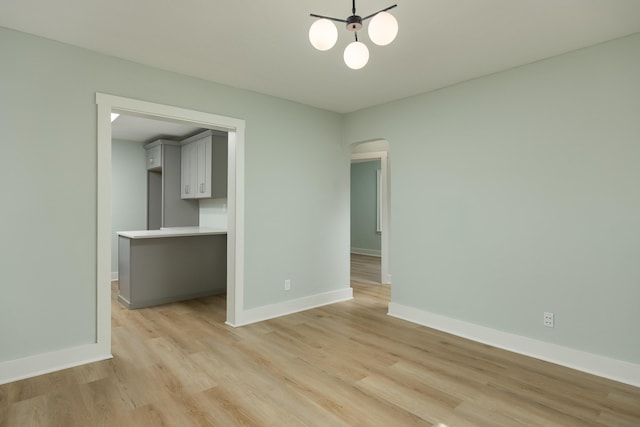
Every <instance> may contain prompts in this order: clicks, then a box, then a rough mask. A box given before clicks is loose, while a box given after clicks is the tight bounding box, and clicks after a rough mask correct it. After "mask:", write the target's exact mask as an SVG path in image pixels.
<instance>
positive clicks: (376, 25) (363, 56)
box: [309, 0, 398, 70]
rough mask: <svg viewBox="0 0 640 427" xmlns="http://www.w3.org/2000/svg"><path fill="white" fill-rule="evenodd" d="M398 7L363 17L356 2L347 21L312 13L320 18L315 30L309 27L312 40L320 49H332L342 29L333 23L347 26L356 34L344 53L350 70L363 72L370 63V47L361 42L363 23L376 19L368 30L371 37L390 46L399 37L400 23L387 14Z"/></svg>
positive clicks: (314, 25)
mask: <svg viewBox="0 0 640 427" xmlns="http://www.w3.org/2000/svg"><path fill="white" fill-rule="evenodd" d="M396 6H398V5H397V4H394V5H393V6H389V7H387V8H384V9H382V10H379V11H378V12H376V13H372V14H371V15H368V16H365V17H364V18H362V17H360V16H358V15H356V0H353V2H352V8H351V13H352V15H351V16H349V17H347V19H339V18H331V17H329V16H322V15H316V14H314V13H312V14H311V16H313V17H314V18H319V19H318V20H317V21H315V22H314V23H313V24H311V28H309V41H310V42H311V44H312V45H313V47H315V48H316V49H318V50H329V49H331V48H332V47H333V46H334V45H335V44H336V41H337V40H338V29H337V28H336V25H335V24H334V23H333V22H331V21H336V22H342V23H345V24H346V27H347V30H349V31H351V32H352V33H354V35H355V41H353V42H351V43H349V45H347V47H346V49H345V50H344V62H345V64H347V66H348V67H349V68H352V69H354V70H359V69H360V68H362V67H364V66H365V65H367V62H369V49H368V48H367V45H365V44H364V43H362V42H361V41H358V31H360V30H361V29H362V23H363V22H364V21H366V20H367V19H369V18H373V19H371V23H370V24H369V28H368V32H369V38H370V39H371V41H372V42H374V43H375V44H377V45H378V46H386V45H388V44H389V43H391V42H392V41H393V40H394V39H395V38H396V35H398V21H396V18H394V16H393V15H391V14H390V13H389V12H387V11H388V10H390V9H393V8H394V7H396Z"/></svg>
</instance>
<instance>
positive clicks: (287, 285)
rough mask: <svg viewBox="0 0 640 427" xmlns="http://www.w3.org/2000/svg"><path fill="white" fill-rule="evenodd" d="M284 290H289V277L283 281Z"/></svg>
mask: <svg viewBox="0 0 640 427" xmlns="http://www.w3.org/2000/svg"><path fill="white" fill-rule="evenodd" d="M284 290H285V291H289V290H291V279H287V280H285V281H284Z"/></svg>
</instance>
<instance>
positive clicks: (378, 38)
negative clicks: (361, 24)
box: [368, 12, 398, 46]
mask: <svg viewBox="0 0 640 427" xmlns="http://www.w3.org/2000/svg"><path fill="white" fill-rule="evenodd" d="M368 31H369V38H370V39H371V41H372V42H374V43H375V44H377V45H378V46H386V45H388V44H389V43H391V42H392V41H393V40H394V39H395V38H396V36H397V35H398V21H396V18H394V16H393V15H392V14H390V13H389V12H380V13H378V14H377V15H376V16H374V17H373V18H372V19H371V23H369V30H368Z"/></svg>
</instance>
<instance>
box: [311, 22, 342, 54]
mask: <svg viewBox="0 0 640 427" xmlns="http://www.w3.org/2000/svg"><path fill="white" fill-rule="evenodd" d="M337 40H338V29H337V28H336V25H335V24H334V23H333V22H331V21H329V20H328V19H324V18H322V19H318V20H317V21H316V22H314V23H313V24H311V28H309V41H310V42H311V44H312V45H313V47H315V48H316V49H318V50H329V49H331V48H332V47H333V45H334V44H336V41H337Z"/></svg>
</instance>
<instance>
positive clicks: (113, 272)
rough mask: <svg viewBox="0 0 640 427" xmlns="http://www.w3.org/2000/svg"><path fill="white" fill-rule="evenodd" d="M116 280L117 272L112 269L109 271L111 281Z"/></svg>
mask: <svg viewBox="0 0 640 427" xmlns="http://www.w3.org/2000/svg"><path fill="white" fill-rule="evenodd" d="M115 280H118V272H117V271H112V272H111V281H112V282H113V281H115Z"/></svg>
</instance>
